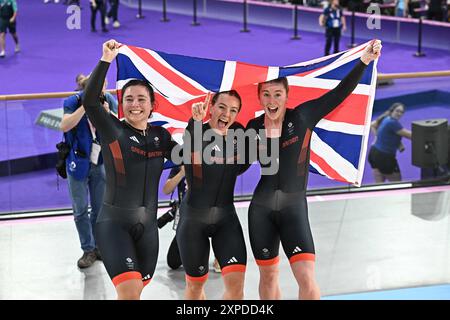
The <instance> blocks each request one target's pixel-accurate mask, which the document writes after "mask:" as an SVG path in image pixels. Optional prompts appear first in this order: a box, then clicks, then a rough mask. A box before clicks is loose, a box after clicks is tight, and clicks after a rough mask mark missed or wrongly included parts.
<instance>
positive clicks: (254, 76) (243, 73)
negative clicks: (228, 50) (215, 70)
mask: <svg viewBox="0 0 450 320" xmlns="http://www.w3.org/2000/svg"><path fill="white" fill-rule="evenodd" d="M268 72H269V68H268V67H263V66H257V65H253V64H248V63H242V62H237V63H236V72H235V73H234V79H233V86H232V88H233V89H236V88H239V87H242V86H248V85H249V83H259V82H264V81H266V79H267V73H268Z"/></svg>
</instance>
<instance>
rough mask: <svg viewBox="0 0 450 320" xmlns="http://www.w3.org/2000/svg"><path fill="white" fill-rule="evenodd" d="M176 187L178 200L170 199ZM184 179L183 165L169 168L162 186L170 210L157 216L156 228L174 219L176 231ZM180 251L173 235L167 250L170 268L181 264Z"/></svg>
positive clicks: (185, 187) (184, 184)
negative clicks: (167, 195) (168, 200)
mask: <svg viewBox="0 0 450 320" xmlns="http://www.w3.org/2000/svg"><path fill="white" fill-rule="evenodd" d="M175 188H177V194H178V200H174V199H172V197H173V194H174V192H175ZM186 189H187V185H186V179H185V177H184V166H180V167H174V168H172V170H170V173H169V177H168V178H167V181H166V183H165V184H164V187H163V192H164V193H165V194H170V195H171V196H170V206H171V208H170V210H169V211H167V212H166V213H165V214H163V215H162V216H161V217H159V218H158V228H159V229H161V228H163V227H164V226H165V225H166V224H167V223H169V222H171V221H173V220H175V221H174V224H173V230H175V231H176V228H177V223H178V215H179V210H178V208H179V206H180V203H181V200H183V197H184V195H185V194H186ZM181 264H182V263H181V258H180V252H179V251H178V245H177V241H176V239H175V236H174V237H173V240H172V242H171V244H170V247H169V250H168V251H167V265H168V266H169V267H170V268H171V269H174V270H175V269H178V268H179V267H180V266H181Z"/></svg>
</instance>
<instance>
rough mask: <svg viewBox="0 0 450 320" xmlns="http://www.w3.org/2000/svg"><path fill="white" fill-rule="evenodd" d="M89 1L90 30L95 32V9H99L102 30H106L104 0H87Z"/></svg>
mask: <svg viewBox="0 0 450 320" xmlns="http://www.w3.org/2000/svg"><path fill="white" fill-rule="evenodd" d="M89 1H90V3H91V31H92V32H97V29H96V28H95V20H96V19H97V11H100V23H101V25H102V31H103V32H108V29H106V25H105V18H106V0H89Z"/></svg>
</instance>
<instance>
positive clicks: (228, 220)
mask: <svg viewBox="0 0 450 320" xmlns="http://www.w3.org/2000/svg"><path fill="white" fill-rule="evenodd" d="M194 122H196V124H195V125H198V126H199V128H201V129H200V130H199V133H200V132H203V133H204V132H205V131H206V130H208V129H211V127H210V125H209V124H208V123H205V124H203V125H202V124H201V122H200V121H194V120H193V119H191V120H190V121H189V123H188V126H187V127H186V131H187V132H189V134H190V138H191V140H190V142H191V145H192V151H193V152H192V153H191V159H192V161H191V163H192V164H185V165H184V168H185V172H186V180H187V184H188V190H187V193H186V195H185V197H184V199H183V201H182V203H181V207H180V221H179V223H178V228H177V234H176V237H177V243H178V247H179V249H180V255H181V260H182V262H183V266H184V269H185V271H186V275H187V278H188V279H190V280H193V281H206V279H207V276H208V270H209V269H208V260H209V250H210V245H209V238H211V240H212V246H213V250H214V254H215V256H216V258H217V260H218V261H219V264H220V267H221V268H222V275H226V274H227V273H229V272H245V266H246V263H247V251H246V247H245V242H244V235H243V232H242V228H241V224H240V222H239V218H238V217H237V215H236V210H235V208H234V204H233V199H234V197H233V196H234V186H235V183H236V178H237V176H238V175H239V174H241V173H242V172H243V171H244V170H245V169H246V168H247V167H245V166H243V165H239V164H237V159H238V158H239V157H240V156H241V154H239V152H238V148H236V147H234V148H231V150H232V152H233V154H226V150H227V148H226V146H227V144H229V143H234V140H232V139H231V137H230V135H228V136H226V137H224V136H221V135H219V134H214V135H213V136H212V137H211V139H208V141H203V142H202V143H201V144H200V145H199V147H201V149H198V150H197V147H195V145H194V140H195V139H201V138H202V137H203V133H202V135H201V136H198V137H194ZM238 128H240V129H244V128H243V127H242V126H241V125H240V124H237V123H234V124H233V125H232V126H230V129H238ZM187 140H188V138H187V137H186V135H185V138H184V143H185V145H186V143H188V141H187ZM218 141H221V143H217V142H218ZM211 142H212V143H213V144H211ZM214 143H216V144H214ZM208 145H209V146H210V147H213V149H212V150H213V151H212V152H211V153H208V152H205V153H208V154H209V155H208V159H209V160H213V161H214V163H211V164H207V163H204V162H203V161H204V160H203V151H204V150H205V148H206V147H207V146H208ZM235 146H236V144H235ZM184 151H186V149H184ZM196 159H197V160H199V159H201V161H202V163H200V162H194V161H196ZM227 160H228V161H229V162H228V163H226V162H227ZM230 162H234V164H232V163H230Z"/></svg>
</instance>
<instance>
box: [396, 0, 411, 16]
mask: <svg viewBox="0 0 450 320" xmlns="http://www.w3.org/2000/svg"><path fill="white" fill-rule="evenodd" d="M408 2H409V0H396V1H395V15H396V16H397V17H407V16H408V8H409V6H408Z"/></svg>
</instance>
